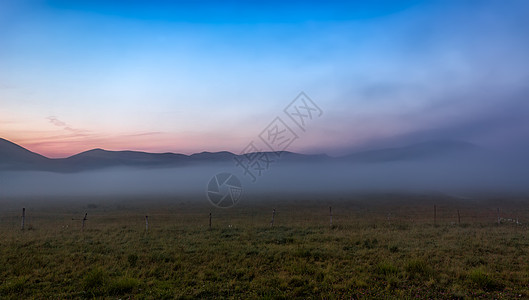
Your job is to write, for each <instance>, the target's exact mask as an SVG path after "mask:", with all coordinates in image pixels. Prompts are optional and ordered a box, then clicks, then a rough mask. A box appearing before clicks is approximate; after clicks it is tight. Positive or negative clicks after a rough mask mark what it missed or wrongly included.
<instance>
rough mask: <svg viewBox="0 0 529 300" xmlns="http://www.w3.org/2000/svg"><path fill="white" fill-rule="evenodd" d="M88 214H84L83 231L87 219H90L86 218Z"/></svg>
mask: <svg viewBox="0 0 529 300" xmlns="http://www.w3.org/2000/svg"><path fill="white" fill-rule="evenodd" d="M87 215H88V213H85V214H84V218H83V228H82V231H84V223H85V221H86V220H88V219H87V218H86V216H87Z"/></svg>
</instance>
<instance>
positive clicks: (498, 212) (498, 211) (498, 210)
mask: <svg viewBox="0 0 529 300" xmlns="http://www.w3.org/2000/svg"><path fill="white" fill-rule="evenodd" d="M497 214H498V225H500V209H499V208H497Z"/></svg>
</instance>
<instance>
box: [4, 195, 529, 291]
mask: <svg viewBox="0 0 529 300" xmlns="http://www.w3.org/2000/svg"><path fill="white" fill-rule="evenodd" d="M380 197H382V196H380ZM385 199H386V198H384V199H382V200H376V199H375V200H376V201H375V200H373V199H369V201H368V199H363V198H355V199H352V200H350V201H349V202H348V201H345V200H343V201H336V202H335V203H332V205H333V225H334V226H333V228H329V224H328V216H327V214H326V212H327V213H328V206H329V203H327V202H320V201H305V202H301V201H275V202H274V201H271V202H270V203H269V204H265V202H254V203H253V204H246V205H244V204H242V205H240V206H238V207H235V208H232V209H225V210H216V209H212V208H211V207H210V206H209V205H207V203H200V204H196V203H193V202H185V201H175V202H174V203H169V202H159V203H157V202H155V203H153V202H152V201H149V202H148V204H141V203H140V202H137V201H134V202H127V201H116V202H109V203H107V202H103V201H102V202H101V203H97V206H96V205H93V204H92V205H90V207H89V206H88V205H87V203H89V204H91V202H86V203H84V204H75V205H67V206H62V204H63V203H57V204H55V205H54V204H49V205H48V204H46V205H45V204H39V203H37V202H35V203H25V206H26V208H27V214H28V224H31V226H32V229H31V230H27V229H26V230H24V231H21V230H20V227H19V226H20V217H19V215H20V213H19V212H18V207H19V206H20V205H19V204H18V203H14V202H10V203H8V204H6V205H4V206H3V207H4V208H5V209H4V210H3V211H0V236H1V238H0V246H1V247H0V279H1V281H0V298H2V299H20V298H91V299H92V298H111V299H118V298H126V297H132V298H149V299H173V298H267V299H278V298H325V299H336V298H355V299H356V298H360V299H363V298H382V299H391V298H404V299H405V298H417V297H418V298H444V299H446V298H452V299H465V298H468V299H471V298H481V297H482V298H500V299H512V298H528V297H529V251H528V249H529V228H528V227H527V226H525V225H516V224H502V225H500V226H498V225H497V224H495V222H494V221H495V208H494V207H495V206H496V205H498V203H489V202H483V203H477V204H476V203H461V204H458V203H453V202H449V201H448V200H443V199H436V201H437V202H436V203H438V220H437V225H436V226H434V225H433V220H432V214H431V213H430V211H431V205H430V204H429V203H430V202H421V201H419V200H417V199H413V201H400V202H399V201H396V200H395V199H393V200H394V201H393V202H392V201H389V202H388V201H385ZM399 199H400V198H399ZM390 200H391V199H390ZM443 201H444V202H443ZM105 203H107V204H105ZM501 203H502V205H503V206H504V208H503V210H502V213H504V214H507V213H508V212H509V213H510V212H512V213H516V214H517V217H519V218H520V220H521V221H522V223H523V220H529V214H528V213H527V212H526V210H525V209H524V207H529V206H528V205H527V204H528V202H525V201H522V202H519V201H518V202H516V201H511V202H501ZM506 203H509V206H508V207H507V204H506ZM272 208H276V209H277V214H276V222H275V226H274V227H270V225H269V221H270V217H271V211H272ZM457 209H460V210H461V211H462V212H464V214H463V215H464V218H463V217H462V219H463V220H464V222H462V223H463V224H461V225H459V224H453V223H454V217H453V212H454V211H456V210H457ZM85 211H86V212H88V221H87V225H86V228H85V230H84V231H81V221H80V220H79V216H81V217H82V216H83V215H84V212H85ZM210 211H212V213H213V228H212V229H209V228H208V214H209V212H210ZM388 211H391V212H392V217H391V218H390V219H388V218H387V214H388ZM146 214H148V215H149V231H148V232H145V227H144V226H145V223H144V216H145V215H146ZM72 218H74V219H75V220H72Z"/></svg>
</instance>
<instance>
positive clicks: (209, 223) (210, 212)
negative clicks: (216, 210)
mask: <svg viewBox="0 0 529 300" xmlns="http://www.w3.org/2000/svg"><path fill="white" fill-rule="evenodd" d="M209 229H211V212H210V213H209Z"/></svg>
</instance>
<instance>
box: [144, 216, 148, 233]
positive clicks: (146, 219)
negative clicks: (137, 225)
mask: <svg viewBox="0 0 529 300" xmlns="http://www.w3.org/2000/svg"><path fill="white" fill-rule="evenodd" d="M147 231H149V216H145V232H147Z"/></svg>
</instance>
